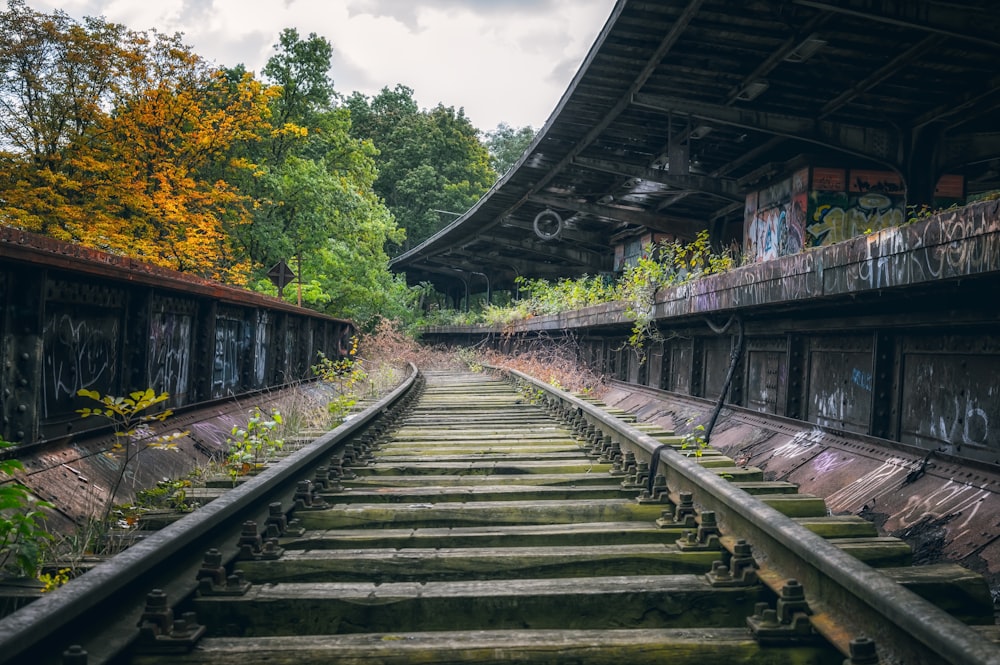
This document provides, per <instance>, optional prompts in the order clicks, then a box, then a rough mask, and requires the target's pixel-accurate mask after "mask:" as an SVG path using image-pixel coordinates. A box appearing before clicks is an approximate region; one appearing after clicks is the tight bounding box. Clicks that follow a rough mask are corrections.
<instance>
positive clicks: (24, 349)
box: [3, 270, 44, 444]
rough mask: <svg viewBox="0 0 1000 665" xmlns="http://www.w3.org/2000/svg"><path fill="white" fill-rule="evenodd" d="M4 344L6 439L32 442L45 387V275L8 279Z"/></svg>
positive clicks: (31, 272) (37, 273)
mask: <svg viewBox="0 0 1000 665" xmlns="http://www.w3.org/2000/svg"><path fill="white" fill-rule="evenodd" d="M8 280H9V281H8V284H9V285H10V286H11V288H10V289H9V290H8V292H7V293H8V295H7V315H6V317H5V320H6V331H5V332H6V334H5V336H4V339H3V344H4V370H5V376H4V384H3V391H4V412H3V416H4V432H5V434H4V437H5V438H6V439H7V440H9V441H12V442H14V443H18V444H21V443H30V442H31V441H33V440H34V439H35V438H36V437H37V435H38V418H39V414H38V410H39V407H38V395H39V394H40V393H41V385H42V348H43V347H42V314H43V312H44V307H43V306H40V304H41V303H42V302H43V293H44V274H43V273H42V272H41V271H34V270H25V271H23V272H21V273H20V275H18V276H16V277H15V276H14V275H11V276H10V277H9V278H8Z"/></svg>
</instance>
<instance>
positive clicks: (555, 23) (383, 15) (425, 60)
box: [0, 0, 614, 131]
mask: <svg viewBox="0 0 1000 665" xmlns="http://www.w3.org/2000/svg"><path fill="white" fill-rule="evenodd" d="M6 4H7V3H6V0H0V7H3V8H6ZM27 4H28V6H30V7H32V8H33V9H36V10H38V11H42V12H46V13H49V12H51V11H52V10H53V9H55V8H59V9H62V10H63V11H65V12H66V13H67V14H69V15H70V16H72V17H73V18H75V19H78V20H79V19H80V18H81V17H83V16H103V17H104V18H105V19H107V20H109V21H112V22H114V23H122V24H124V25H126V26H128V27H130V28H133V29H136V30H145V29H149V28H156V29H157V30H159V31H161V32H167V33H174V32H182V33H184V41H185V42H186V43H187V44H189V45H191V47H192V48H193V49H194V51H195V52H197V53H198V54H199V55H201V56H202V57H204V58H206V59H207V60H209V61H211V62H215V63H216V64H218V65H225V66H233V65H236V64H238V63H241V62H242V63H243V64H245V65H246V67H247V69H249V70H252V71H255V72H258V73H259V72H260V70H261V68H262V67H263V65H264V63H265V62H266V61H267V58H268V57H269V56H270V55H271V54H272V53H273V49H272V47H273V45H274V44H275V42H277V39H278V34H279V33H280V32H281V30H282V29H284V28H296V29H298V31H299V34H300V35H301V36H302V37H306V36H308V35H309V33H311V32H315V33H316V34H317V35H321V36H323V37H326V39H327V40H328V41H329V42H330V43H331V44H332V45H333V62H332V67H331V77H332V78H333V81H334V86H335V87H336V89H337V91H338V92H341V93H343V94H350V93H351V92H353V91H355V90H357V91H360V92H362V93H364V94H366V95H368V96H371V95H374V94H376V93H378V91H379V90H381V89H382V88H383V87H386V86H388V87H390V88H391V87H393V86H395V85H396V84H397V83H402V84H404V85H407V86H409V87H410V88H412V89H413V91H414V96H415V97H416V100H417V103H418V104H419V105H420V106H421V107H422V108H431V107H434V106H436V105H437V104H438V103H439V102H440V103H443V104H444V105H445V106H454V107H455V108H456V109H457V108H459V107H464V108H465V113H466V116H467V117H468V118H469V119H470V120H471V122H472V124H473V125H475V126H476V127H477V128H479V129H481V130H484V131H487V130H490V129H493V128H494V127H496V126H497V124H499V123H500V122H507V123H508V124H510V125H512V126H514V127H521V126H524V125H531V126H532V127H534V128H535V129H539V128H540V127H541V126H542V125H543V124H544V123H545V121H546V119H548V116H549V114H550V113H551V112H552V110H553V109H554V108H555V106H556V104H557V103H558V101H559V98H560V96H561V95H562V93H563V92H564V91H565V90H566V87H567V86H568V85H569V82H570V81H571V80H572V78H573V75H574V74H575V73H576V71H577V69H578V68H579V66H580V63H581V62H582V60H583V58H584V56H586V54H587V51H588V50H589V49H590V46H591V45H592V44H593V42H594V40H595V39H596V37H597V35H598V33H599V32H600V31H601V28H602V27H603V26H604V23H605V21H606V20H607V18H608V16H609V15H610V13H611V9H612V7H613V6H614V0H27Z"/></svg>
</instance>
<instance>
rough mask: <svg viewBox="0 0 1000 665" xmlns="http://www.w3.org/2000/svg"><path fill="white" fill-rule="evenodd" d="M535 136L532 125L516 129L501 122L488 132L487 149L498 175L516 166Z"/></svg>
mask: <svg viewBox="0 0 1000 665" xmlns="http://www.w3.org/2000/svg"><path fill="white" fill-rule="evenodd" d="M534 138H535V130H534V129H532V128H531V127H530V126H526V127H520V128H518V129H515V128H514V127H511V126H510V125H508V124H507V123H506V122H501V123H500V124H499V125H497V127H496V129H494V130H493V131H489V132H486V141H485V143H486V149H487V150H489V153H490V166H491V167H492V168H493V170H494V171H496V172H497V175H503V174H504V173H506V172H507V171H508V170H509V169H510V167H512V166H514V164H515V163H516V162H517V160H518V159H520V157H521V155H522V154H524V151H525V150H527V149H528V146H529V145H531V140H532V139H534Z"/></svg>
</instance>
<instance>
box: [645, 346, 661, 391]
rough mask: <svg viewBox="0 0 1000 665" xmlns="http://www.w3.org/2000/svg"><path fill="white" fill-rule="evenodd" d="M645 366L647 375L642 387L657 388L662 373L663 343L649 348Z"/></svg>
mask: <svg viewBox="0 0 1000 665" xmlns="http://www.w3.org/2000/svg"><path fill="white" fill-rule="evenodd" d="M646 366H647V370H646V371H647V375H646V380H645V381H644V382H643V385H647V386H652V387H653V388H659V387H660V385H661V384H660V381H661V378H660V377H661V376H662V372H663V342H657V343H655V344H653V345H652V346H651V347H650V349H649V357H648V358H647V359H646Z"/></svg>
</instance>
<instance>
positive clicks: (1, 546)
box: [0, 439, 53, 578]
mask: <svg viewBox="0 0 1000 665" xmlns="http://www.w3.org/2000/svg"><path fill="white" fill-rule="evenodd" d="M12 445H14V444H12V443H10V442H9V441H4V440H3V439H0V448H8V447H10V446H12ZM23 470H24V466H23V465H22V464H21V462H19V461H18V460H16V459H5V460H0V475H3V476H6V477H9V478H12V480H9V481H7V482H4V483H3V484H0V574H2V575H3V576H5V577H7V576H10V577H29V578H34V577H35V576H36V575H37V574H38V568H39V566H40V564H41V561H42V555H43V552H44V550H45V547H46V545H48V543H49V542H50V541H51V540H52V535H51V534H49V532H48V531H46V529H45V526H44V523H45V513H44V512H43V511H42V509H43V508H52V507H53V505H52V504H51V503H49V502H47V501H39V500H37V499H35V498H34V497H32V496H31V494H30V493H29V492H28V489H27V488H26V487H25V486H24V485H21V484H20V483H18V482H17V480H16V479H13V477H14V475H15V474H16V473H17V472H19V471H23Z"/></svg>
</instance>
